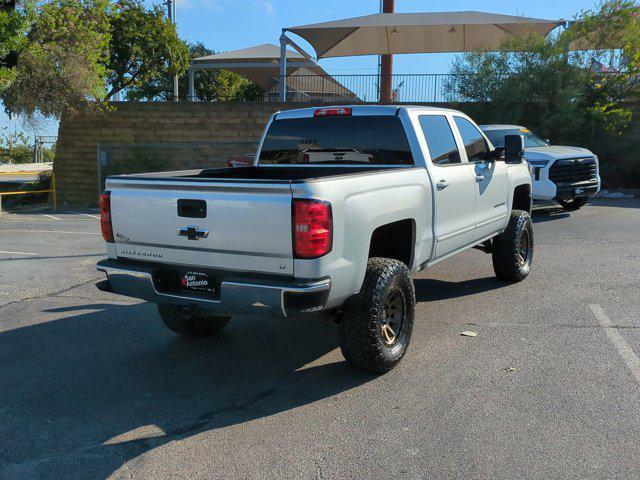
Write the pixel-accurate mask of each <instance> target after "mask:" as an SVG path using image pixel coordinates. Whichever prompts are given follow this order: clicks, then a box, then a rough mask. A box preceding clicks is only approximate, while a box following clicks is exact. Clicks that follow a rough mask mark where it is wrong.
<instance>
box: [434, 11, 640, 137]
mask: <svg viewBox="0 0 640 480" xmlns="http://www.w3.org/2000/svg"><path fill="white" fill-rule="evenodd" d="M639 11H640V10H639V9H638V7H637V5H636V4H635V2H632V1H628V0H614V1H609V2H605V3H602V4H600V5H599V6H598V8H597V10H591V11H583V12H581V14H580V15H579V17H580V19H579V20H578V21H575V22H571V23H570V25H569V27H568V28H567V29H565V30H564V31H563V32H561V33H560V34H557V35H555V36H549V37H547V38H543V37H541V36H539V35H529V36H527V37H525V38H516V39H511V40H509V41H507V42H505V43H504V44H503V46H502V48H501V50H500V51H497V52H487V51H476V52H470V53H466V54H463V55H460V56H458V57H456V59H455V60H454V62H453V64H452V68H451V73H453V74H455V75H454V76H452V79H451V80H450V81H449V83H448V85H447V87H448V90H449V92H450V95H451V97H452V98H456V99H462V100H466V101H473V102H485V103H484V104H483V105H484V107H479V108H480V109H482V108H484V109H485V111H482V112H480V113H479V115H480V116H481V117H483V118H485V119H487V118H489V119H493V120H489V121H494V120H495V121H496V122H500V123H506V122H511V123H517V124H526V125H528V126H530V127H532V128H534V129H536V130H538V131H539V132H540V133H541V134H542V135H543V136H548V137H553V138H558V137H560V138H565V139H574V138H575V139H578V138H584V137H585V136H588V137H591V138H593V136H594V135H595V134H597V133H598V132H600V131H603V130H604V131H608V132H616V133H620V132H622V131H624V129H625V128H626V127H627V126H628V124H629V122H630V120H631V117H632V114H633V111H632V110H631V109H630V107H628V106H626V102H627V101H628V100H632V99H635V98H637V97H638V85H639V84H638V78H639V76H638V75H639V73H640V71H639V68H640V33H639V32H640V30H639V29H640V24H639V23H638V19H639V17H638V12H639ZM569 45H571V46H572V47H575V46H578V45H583V46H584V45H588V46H589V47H590V48H591V50H589V51H569V48H568V46H569ZM611 48H613V50H611ZM605 66H606V67H605Z"/></svg>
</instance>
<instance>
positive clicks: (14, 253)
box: [0, 250, 40, 256]
mask: <svg viewBox="0 0 640 480" xmlns="http://www.w3.org/2000/svg"><path fill="white" fill-rule="evenodd" d="M0 253H6V254H9V255H27V256H34V255H36V256H37V255H40V254H39V253H29V252H9V251H6V250H0Z"/></svg>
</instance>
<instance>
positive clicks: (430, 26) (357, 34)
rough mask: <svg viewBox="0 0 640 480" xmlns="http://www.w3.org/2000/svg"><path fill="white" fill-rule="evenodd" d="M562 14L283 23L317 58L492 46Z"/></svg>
mask: <svg viewBox="0 0 640 480" xmlns="http://www.w3.org/2000/svg"><path fill="white" fill-rule="evenodd" d="M563 23H564V21H563V20H546V19H542V18H528V17H518V16H512V15H498V14H494V13H482V12H440V13H380V14H374V15H366V16H363V17H355V18H347V19H344V20H335V21H332V22H324V23H316V24H310V25H302V26H298V27H291V28H286V29H285V30H286V31H289V32H292V33H295V34H296V35H299V36H300V37H302V38H304V39H305V40H306V41H308V42H309V43H310V44H311V45H312V46H313V48H314V49H315V51H316V54H317V56H318V58H329V57H348V56H353V55H384V54H402V53H436V52H466V51H471V50H476V49H479V48H484V49H497V48H498V47H499V46H500V44H501V43H502V42H503V41H504V40H505V39H507V38H509V37H513V36H522V35H526V34H528V33H531V32H535V33H539V34H540V35H543V36H546V35H547V34H548V33H549V32H550V31H551V30H553V29H554V28H556V27H557V26H559V25H562V24H563Z"/></svg>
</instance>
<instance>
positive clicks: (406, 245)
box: [369, 219, 415, 268]
mask: <svg viewBox="0 0 640 480" xmlns="http://www.w3.org/2000/svg"><path fill="white" fill-rule="evenodd" d="M414 232H415V225H414V221H413V220H411V219H406V220H400V221H398V222H393V223H389V224H387V225H383V226H381V227H378V228H376V229H375V230H374V232H373V234H372V235H371V244H370V246H369V258H372V257H384V258H394V259H396V260H400V261H401V262H403V263H404V264H405V265H406V266H407V267H409V268H411V262H412V260H413V244H414Z"/></svg>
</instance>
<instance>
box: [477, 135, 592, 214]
mask: <svg viewBox="0 0 640 480" xmlns="http://www.w3.org/2000/svg"><path fill="white" fill-rule="evenodd" d="M480 128H481V129H482V130H483V132H484V133H485V135H487V137H489V140H491V143H493V145H494V146H496V147H502V146H504V137H505V135H522V136H523V137H524V146H525V151H524V157H525V159H526V160H527V162H528V163H529V166H530V169H531V182H532V185H533V200H534V202H535V203H536V204H537V205H540V206H553V205H557V204H560V205H561V206H562V207H563V208H564V209H565V210H577V209H579V208H580V207H583V206H584V205H586V203H587V201H588V200H589V197H591V196H593V195H595V194H596V193H598V192H599V191H600V171H599V165H598V157H597V155H595V154H593V153H592V152H590V151H589V150H587V149H586V148H580V147H565V146H560V145H551V143H550V142H549V140H546V139H542V138H540V137H539V136H538V135H536V134H535V133H533V132H532V131H530V130H529V129H527V128H526V127H521V126H519V125H480Z"/></svg>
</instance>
